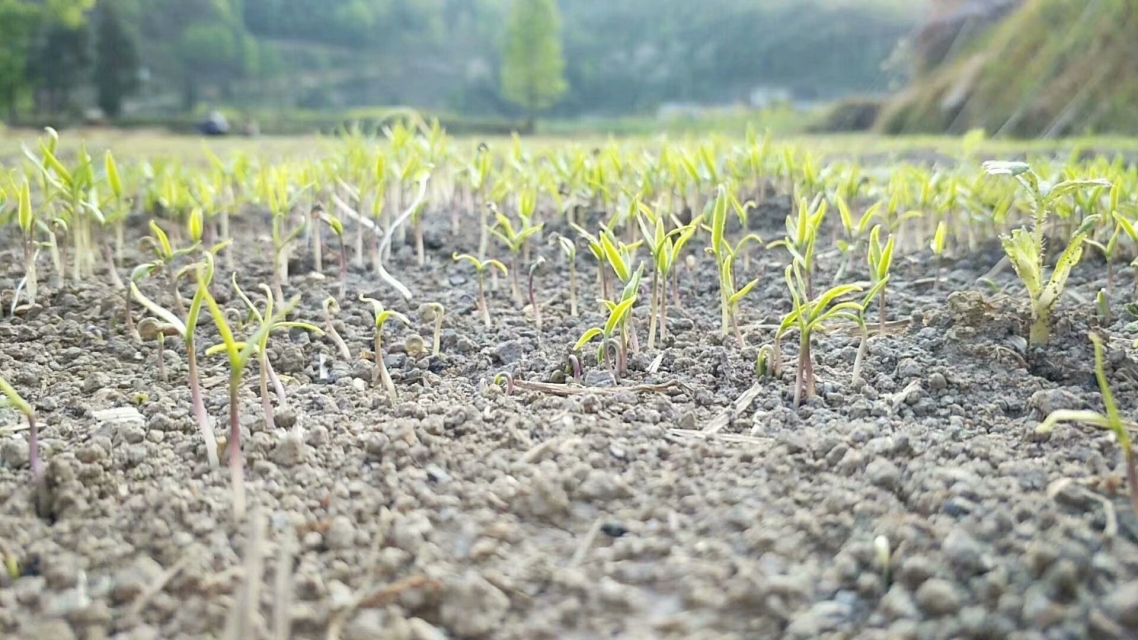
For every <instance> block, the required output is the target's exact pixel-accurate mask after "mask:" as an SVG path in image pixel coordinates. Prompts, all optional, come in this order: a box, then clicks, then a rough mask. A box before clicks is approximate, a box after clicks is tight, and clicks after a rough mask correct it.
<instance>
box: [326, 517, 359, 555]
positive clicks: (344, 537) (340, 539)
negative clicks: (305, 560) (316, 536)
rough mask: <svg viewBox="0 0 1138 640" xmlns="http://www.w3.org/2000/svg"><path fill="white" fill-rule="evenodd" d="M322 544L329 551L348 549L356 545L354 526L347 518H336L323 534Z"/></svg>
mask: <svg viewBox="0 0 1138 640" xmlns="http://www.w3.org/2000/svg"><path fill="white" fill-rule="evenodd" d="M324 544H326V545H327V546H328V548H329V549H349V548H351V547H353V546H355V544H356V525H355V524H354V523H352V520H351V518H349V517H347V516H336V517H335V518H332V523H331V524H330V525H328V531H326V532H325V533H324Z"/></svg>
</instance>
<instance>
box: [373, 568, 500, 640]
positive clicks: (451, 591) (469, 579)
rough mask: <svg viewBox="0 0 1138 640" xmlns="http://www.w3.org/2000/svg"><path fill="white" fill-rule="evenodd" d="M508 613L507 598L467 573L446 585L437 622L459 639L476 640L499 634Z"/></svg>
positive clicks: (486, 583)
mask: <svg viewBox="0 0 1138 640" xmlns="http://www.w3.org/2000/svg"><path fill="white" fill-rule="evenodd" d="M509 609H510V599H509V597H507V596H506V594H504V593H502V591H501V590H500V589H498V587H495V586H494V585H492V584H490V583H489V582H487V581H486V579H485V578H483V577H482V576H480V575H478V574H477V573H474V572H467V573H466V574H465V575H463V576H462V577H461V578H457V579H455V580H453V581H452V582H451V583H450V584H447V585H446V587H445V593H444V594H443V598H442V604H440V606H439V619H440V621H441V622H442V623H443V624H444V625H445V626H446V628H447V629H449V630H450V631H451V632H452V633H454V634H455V635H456V636H458V637H459V638H476V637H480V636H488V635H490V634H492V633H494V632H495V631H498V630H500V627H501V624H502V621H503V620H504V619H505V618H506V613H507V612H508V611H509ZM377 637H378V636H377Z"/></svg>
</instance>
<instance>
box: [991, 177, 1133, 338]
mask: <svg viewBox="0 0 1138 640" xmlns="http://www.w3.org/2000/svg"><path fill="white" fill-rule="evenodd" d="M984 170H985V171H986V172H987V173H988V174H989V175H997V176H999V175H1007V176H1013V177H1015V178H1016V180H1018V181H1019V183H1020V184H1021V185H1023V186H1024V187H1025V188H1026V189H1027V190H1028V193H1029V195H1030V196H1031V200H1032V228H1031V230H1030V231H1029V230H1028V229H1026V228H1023V227H1020V228H1018V229H1015V230H1013V231H1012V233H1011V235H1008V236H1002V237H1001V240H1002V242H1003V245H1004V251H1005V252H1006V253H1007V255H1008V259H1009V260H1010V261H1011V263H1012V266H1013V267H1014V268H1015V271H1016V274H1017V275H1019V277H1020V280H1022V281H1023V284H1024V286H1025V287H1026V288H1027V293H1028V296H1029V297H1030V299H1031V317H1032V320H1031V330H1030V332H1029V337H1028V342H1029V344H1031V345H1032V346H1035V345H1043V344H1047V343H1048V342H1050V340H1051V311H1052V310H1053V309H1054V308H1055V304H1056V303H1057V302H1058V301H1059V297H1060V296H1061V295H1062V294H1063V288H1064V287H1065V286H1066V284H1067V277H1068V276H1069V275H1070V274H1071V269H1073V268H1074V267H1075V265H1076V264H1078V263H1079V260H1080V259H1081V258H1082V256H1083V243H1084V241H1086V239H1087V238H1088V237H1089V235H1090V233H1091V231H1092V230H1093V229H1094V227H1095V224H1096V223H1097V220H1098V216H1088V217H1087V218H1085V219H1084V220H1083V222H1082V224H1081V225H1079V227H1078V228H1077V229H1076V230H1075V232H1074V234H1073V235H1072V236H1071V238H1070V241H1069V242H1068V244H1067V248H1066V249H1065V250H1064V251H1063V253H1062V254H1060V255H1059V260H1058V262H1057V263H1056V265H1055V270H1054V271H1052V273H1051V276H1050V277H1049V278H1045V274H1044V266H1043V264H1044V258H1045V255H1044V249H1045V247H1044V229H1045V227H1046V224H1047V217H1048V214H1049V212H1050V211H1051V209H1053V208H1054V206H1055V205H1056V203H1058V202H1059V201H1060V200H1061V199H1062V198H1063V197H1064V196H1065V195H1068V194H1071V193H1074V192H1076V191H1079V190H1081V189H1087V188H1095V187H1106V188H1109V187H1110V186H1111V185H1110V183H1109V182H1106V181H1103V180H1065V181H1063V182H1059V183H1057V184H1052V183H1050V182H1048V181H1046V180H1043V179H1042V178H1040V177H1039V176H1038V175H1037V174H1036V173H1035V172H1034V171H1032V170H1031V167H1030V166H1029V165H1027V164H1026V163H1023V162H985V163H984Z"/></svg>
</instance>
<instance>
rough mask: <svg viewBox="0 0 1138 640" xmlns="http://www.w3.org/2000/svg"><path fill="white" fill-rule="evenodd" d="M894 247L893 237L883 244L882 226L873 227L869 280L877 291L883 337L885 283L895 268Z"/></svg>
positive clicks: (880, 328) (878, 322)
mask: <svg viewBox="0 0 1138 640" xmlns="http://www.w3.org/2000/svg"><path fill="white" fill-rule="evenodd" d="M893 246H894V236H893V235H890V236H889V239H888V240H887V241H885V244H881V225H877V226H875V227H873V231H871V232H870V233H869V254H868V260H869V278H870V281H871V282H872V283H873V288H874V289H875V290H877V325H878V331H879V332H880V333H881V335H885V283H886V281H888V280H889V269H890V268H891V267H892V266H893ZM878 284H880V286H878Z"/></svg>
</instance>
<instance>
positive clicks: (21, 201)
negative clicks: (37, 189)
mask: <svg viewBox="0 0 1138 640" xmlns="http://www.w3.org/2000/svg"><path fill="white" fill-rule="evenodd" d="M17 200H18V203H17V206H16V220H17V222H18V223H19V225H20V232H21V233H22V234H23V236H24V282H25V284H24V291H26V292H27V296H28V304H35V303H36V294H37V293H38V292H39V278H38V277H37V275H36V254H37V253H39V250H38V248H37V247H36V225H37V221H36V215H35V210H34V209H33V208H32V194H31V185H30V184H28V183H27V182H24V184H23V185H22V186H21V187H20V190H19V195H18V197H17Z"/></svg>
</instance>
